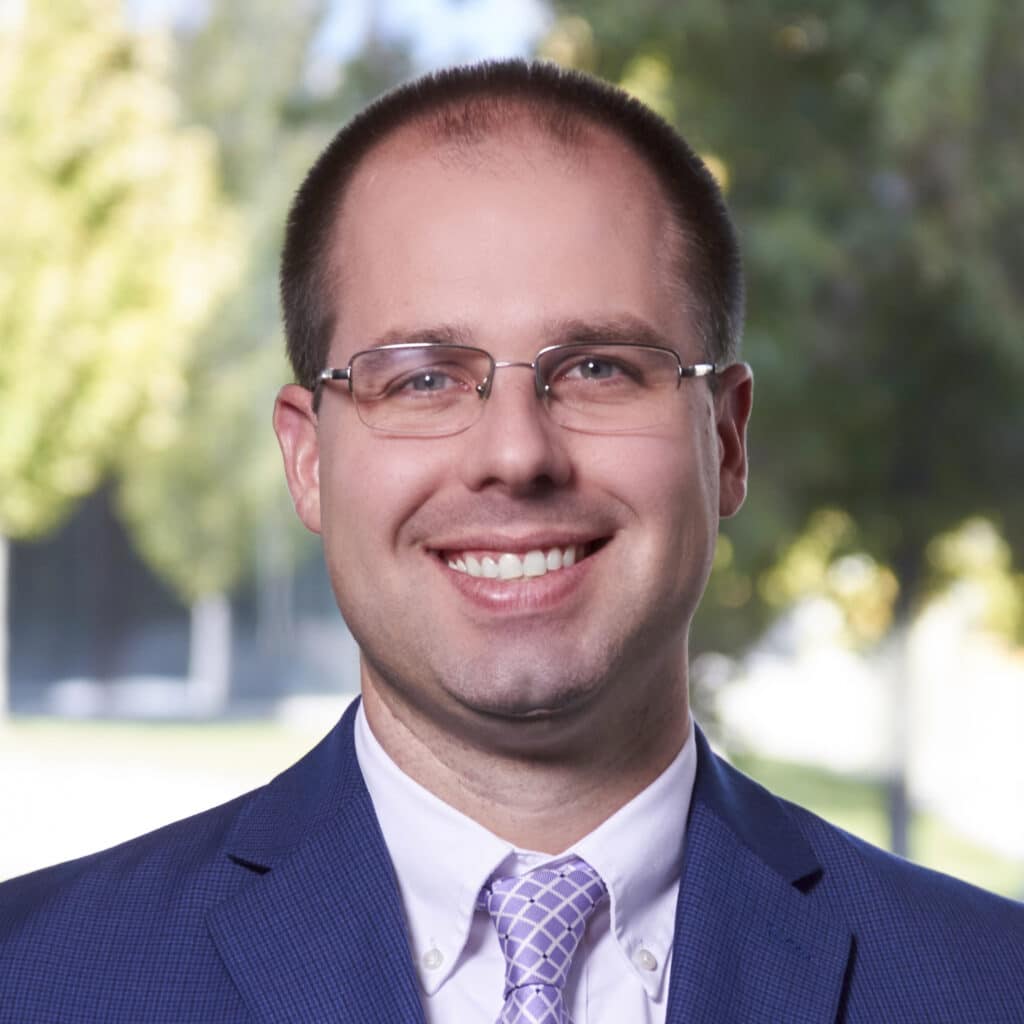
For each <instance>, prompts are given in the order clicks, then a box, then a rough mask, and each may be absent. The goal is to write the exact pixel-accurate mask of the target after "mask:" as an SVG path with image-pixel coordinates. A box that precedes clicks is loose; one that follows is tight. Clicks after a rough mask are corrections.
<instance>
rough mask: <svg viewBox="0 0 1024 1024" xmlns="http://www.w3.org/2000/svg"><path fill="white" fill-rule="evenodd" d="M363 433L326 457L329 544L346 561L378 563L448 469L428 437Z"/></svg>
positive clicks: (379, 568)
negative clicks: (426, 440)
mask: <svg viewBox="0 0 1024 1024" xmlns="http://www.w3.org/2000/svg"><path fill="white" fill-rule="evenodd" d="M362 429H363V432H362V433H361V434H357V435H355V436H352V437H349V438H346V439H345V441H342V442H339V443H338V444H337V445H335V446H333V448H332V450H331V451H330V452H329V461H328V462H327V464H326V465H325V464H324V462H323V459H322V460H321V470H320V485H321V495H322V498H321V508H322V517H323V532H324V540H325V544H327V543H328V542H330V546H331V547H330V550H333V551H336V552H338V553H339V554H340V555H341V557H343V558H344V559H345V561H349V562H351V561H364V562H367V563H373V564H375V566H376V571H383V570H384V566H383V565H382V564H381V563H380V562H379V561H375V560H376V559H377V556H378V555H379V554H380V553H381V551H382V550H384V549H388V548H391V547H393V546H394V545H395V544H396V543H398V541H399V538H400V533H401V529H402V526H403V524H404V523H405V522H406V521H407V520H408V519H409V518H410V517H411V516H412V515H413V514H414V513H415V511H416V510H417V509H418V508H419V507H420V506H421V505H422V504H423V503H424V502H425V501H426V500H427V499H428V498H429V496H430V495H431V494H432V493H434V491H436V489H437V486H438V474H439V472H440V471H441V469H442V468H443V467H442V465H441V463H442V461H443V460H439V459H438V458H437V457H436V456H434V457H432V455H431V452H430V451H428V450H427V449H426V448H425V447H424V445H423V442H417V441H410V440H407V439H406V440H403V439H398V438H386V437H378V436H375V435H372V434H368V433H367V432H366V431H365V428H362Z"/></svg>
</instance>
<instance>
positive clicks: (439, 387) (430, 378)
mask: <svg viewBox="0 0 1024 1024" xmlns="http://www.w3.org/2000/svg"><path fill="white" fill-rule="evenodd" d="M454 383H455V382H454V381H453V380H452V379H451V377H449V376H448V374H446V373H438V372H437V371H431V372H427V373H420V374H417V375H416V376H415V377H410V378H409V380H407V381H406V382H405V384H403V385H402V386H403V387H405V388H411V389H412V390H413V391H444V390H445V389H446V388H449V387H451V386H452V385H453V384H454Z"/></svg>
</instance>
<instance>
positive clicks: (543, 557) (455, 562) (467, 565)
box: [438, 540, 605, 582]
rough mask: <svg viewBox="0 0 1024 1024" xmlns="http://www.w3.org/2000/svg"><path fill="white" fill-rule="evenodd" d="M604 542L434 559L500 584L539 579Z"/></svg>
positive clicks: (444, 555)
mask: <svg viewBox="0 0 1024 1024" xmlns="http://www.w3.org/2000/svg"><path fill="white" fill-rule="evenodd" d="M604 544H605V540H597V541H590V542H588V543H586V544H569V545H566V546H565V547H549V548H543V549H541V548H535V549H533V550H531V551H524V552H518V551H476V550H474V551H441V552H438V556H439V557H440V558H441V560H442V561H443V562H445V563H446V564H447V566H448V568H449V569H452V570H454V571H455V572H461V573H464V574H465V575H467V576H474V577H477V578H479V579H490V580H499V581H501V582H512V581H527V580H534V579H540V578H541V577H542V576H547V575H549V574H550V573H553V572H561V570H563V569H569V568H571V567H572V566H574V565H575V564H576V563H577V562H581V561H583V559H585V558H588V557H590V555H592V554H594V552H596V551H597V550H598V549H599V548H601V547H602V546H603V545H604Z"/></svg>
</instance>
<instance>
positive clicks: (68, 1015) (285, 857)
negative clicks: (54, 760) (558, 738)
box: [0, 708, 1024, 1024]
mask: <svg viewBox="0 0 1024 1024" xmlns="http://www.w3.org/2000/svg"><path fill="white" fill-rule="evenodd" d="M353 719H354V708H353V709H350V710H349V711H348V712H347V713H346V714H345V716H344V717H343V718H342V720H341V721H340V722H339V724H338V725H337V726H336V727H335V729H334V730H333V731H332V732H331V733H330V734H329V735H328V736H327V737H326V738H325V739H324V740H323V741H322V742H321V743H320V744H319V745H318V746H317V747H316V748H315V749H314V750H313V751H312V752H311V753H309V754H308V755H307V756H306V757H304V758H303V759H302V760H301V761H299V762H298V763H297V764H296V765H294V766H293V767H292V768H290V769H288V770H287V771H286V772H284V773H283V774H282V775H280V776H279V777H278V778H276V779H275V780H274V781H273V782H271V783H270V784H269V785H268V786H265V787H263V788H261V789H258V790H255V791H254V792H252V793H249V794H247V795H245V796H242V797H239V798H238V799H236V800H233V801H231V802H230V803H227V804H225V805H223V806H221V807H217V808H214V809H213V810H210V811H206V812H205V813H203V814H199V815H197V816H195V817H193V818H189V819H187V820H185V821H182V822H178V823H176V824H174V825H169V826H168V827H166V828H163V829H160V830H158V831H156V832H153V833H150V834H149V835H146V836H143V837H141V838H139V839H134V840H132V841H131V842H128V843H125V844H123V845H121V846H118V847H115V848H114V849H112V850H108V851H105V852H103V853H98V854H94V855H93V856H90V857H85V858H82V859H80V860H76V861H72V862H69V863H67V864H60V865H57V866H55V867H51V868H47V869H45V870H43V871H37V872H34V873H33V874H30V875H26V876H24V877H22V878H18V879H14V880H12V881H10V882H7V883H6V884H4V885H2V886H0V1022H2V1024H42V1022H46V1024H58V1022H65V1021H66V1022H73V1024H89V1022H97V1024H99V1022H102V1024H117V1022H124V1024H127V1022H131V1024H169V1022H175V1024H184V1022H197V1021H203V1022H206V1021H209V1022H215V1024H232V1022H243V1021H245V1022H257V1021H258V1022H267V1024H269V1022H284V1021H294V1022H302V1024H312V1022H318V1021H332V1022H345V1024H415V1022H422V1020H423V1016H422V1010H421V1007H420V997H419V992H418V986H417V981H416V977H415V975H414V972H413V965H412V960H411V954H410V952H409V946H408V941H407V939H406V935H405V928H404V924H403V917H402V909H401V906H400V903H399V896H398V890H397V888H396V884H395V879H394V875H393V871H392V868H391V863H390V860H389V858H388V853H387V850H386V848H385V845H384V840H383V838H382V836H381V833H380V829H379V827H378V825H377V821H376V818H375V816H374V812H373V806H372V804H371V802H370V798H369V795H368V794H367V791H366V787H365V786H364V784H363V780H362V776H361V774H360V772H359V767H358V765H357V762H356V758H355V750H354V746H353V734H352V726H353ZM698 745H699V750H698V769H697V781H696V787H695V790H694V794H693V800H692V803H691V810H690V819H689V824H688V831H687V838H686V856H685V867H684V871H683V877H682V880H681V883H680V891H679V903H678V912H677V920H676V935H675V948H674V951H673V959H672V977H671V982H670V990H669V1007H668V1021H669V1024H698V1022H708V1024H731V1022H736V1024H753V1022H759V1024H761V1022H764V1024H825V1022H829V1024H832V1022H837V1021H842V1022H845V1024H915V1022H916V1024H941V1022H949V1024H971V1022H975V1024H1000V1022H1004V1021H1005V1022H1011V1021H1012V1022H1024V906H1022V905H1021V904H1018V903H1014V902H1011V901H1009V900H1004V899H1000V898H998V897H996V896H993V895H990V894H987V893H985V892H982V891H981V890H979V889H975V888H972V887H970V886H968V885H965V884H963V883H960V882H957V881H954V880H953V879H951V878H947V877H945V876H943V875H939V874H936V873H934V872H930V871H926V870H924V869H922V868H919V867H915V866H913V865H911V864H908V863H906V862H904V861H902V860H899V859H897V858H895V857H892V856H890V855H888V854H886V853H883V852H881V851H880V850H877V849H875V848H873V847H871V846H869V845H867V844H865V843H863V842H861V841H859V840H857V839H855V838H853V837H851V836H849V835H847V834H845V833H843V832H841V831H839V830H838V829H836V828H834V827H832V826H830V825H828V824H826V823H825V822H823V821H821V820H820V819H819V818H816V817H815V816H813V815H812V814H810V813H808V812H807V811H805V810H802V809H800V808H798V807H795V806H793V805H792V804H788V803H785V802H784V801H781V800H779V799H777V798H776V797H774V796H772V795H771V794H770V793H768V792H767V791H766V790H764V789H762V788H761V787H760V786H758V785H757V784H756V783H754V782H752V781H751V780H750V779H748V778H746V777H745V776H743V775H741V774H740V773H739V772H737V771H735V770H734V769H733V768H731V767H730V766H728V765H727V764H725V763H724V762H723V761H721V760H719V759H718V758H717V757H716V756H715V755H714V754H713V753H712V752H711V750H710V748H709V747H708V745H707V743H706V741H705V740H704V738H703V736H699V735H698ZM500 983H501V979H495V984H496V985H497V984H500ZM466 1024H475V1022H466ZM480 1024H492V1022H490V1021H486V1022H480ZM623 1024H629V1022H623Z"/></svg>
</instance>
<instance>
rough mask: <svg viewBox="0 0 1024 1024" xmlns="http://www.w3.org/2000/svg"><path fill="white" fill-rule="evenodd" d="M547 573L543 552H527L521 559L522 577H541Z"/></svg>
mask: <svg viewBox="0 0 1024 1024" xmlns="http://www.w3.org/2000/svg"><path fill="white" fill-rule="evenodd" d="M547 571H548V564H547V561H546V560H545V558H544V552H543V551H527V552H526V557H525V558H524V559H523V575H524V576H543V575H544V574H545V573H546V572H547Z"/></svg>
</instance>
